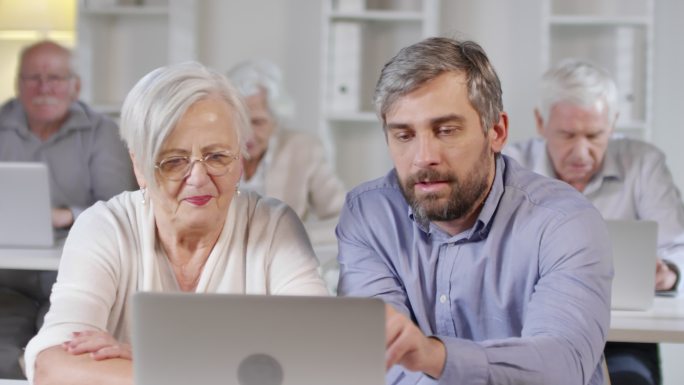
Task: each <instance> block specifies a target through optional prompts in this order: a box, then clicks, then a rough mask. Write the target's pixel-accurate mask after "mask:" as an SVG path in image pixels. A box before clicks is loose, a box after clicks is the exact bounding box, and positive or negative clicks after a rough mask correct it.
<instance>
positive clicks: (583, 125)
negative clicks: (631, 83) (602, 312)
mask: <svg viewBox="0 0 684 385" xmlns="http://www.w3.org/2000/svg"><path fill="white" fill-rule="evenodd" d="M540 91H541V99H540V105H539V108H537V109H536V110H535V117H536V122H537V131H538V133H539V134H540V136H541V138H535V139H531V140H528V141H524V142H520V143H515V144H513V145H511V146H509V147H507V148H506V149H505V151H504V152H505V153H506V154H507V155H509V156H511V157H512V158H514V159H516V160H517V161H518V162H520V164H522V165H523V166H525V167H527V168H529V169H531V170H533V171H535V172H537V173H539V174H542V175H545V176H548V177H552V178H558V179H560V180H562V181H565V182H567V183H568V184H570V185H571V186H573V187H574V188H575V189H577V190H578V191H580V192H581V193H582V194H584V196H585V197H587V199H589V200H590V201H591V202H592V203H593V204H594V206H595V207H596V208H597V209H598V210H599V211H600V212H601V214H602V215H603V217H604V218H606V219H637V220H652V221H656V222H658V251H657V252H658V262H657V265H656V271H655V275H656V279H655V283H656V287H655V289H656V290H658V291H670V290H676V289H677V286H678V282H679V272H680V270H681V267H682V265H681V264H682V263H683V262H684V205H682V200H681V197H680V194H679V191H678V189H677V187H676V186H675V185H674V182H673V180H672V175H671V174H670V171H669V170H668V168H667V166H666V164H665V156H664V155H663V153H662V152H661V151H659V150H658V149H657V148H655V147H654V146H652V145H650V144H648V143H645V142H642V141H639V140H634V139H628V138H625V137H617V136H615V135H613V134H614V130H615V123H616V121H617V118H618V100H617V99H618V97H617V87H616V85H615V82H614V81H613V79H612V78H611V76H610V75H609V74H608V72H606V71H605V70H604V69H602V68H600V67H598V66H596V65H594V64H592V63H589V62H586V61H582V60H577V59H565V60H563V61H561V62H560V63H558V64H557V65H556V66H555V67H553V68H551V69H549V70H548V71H547V72H546V73H545V74H544V75H543V77H542V80H541V90H540ZM605 355H606V361H607V363H608V371H609V373H610V377H611V382H612V383H613V385H632V384H633V385H639V384H650V385H658V384H660V383H661V380H660V363H659V358H658V347H657V345H656V344H634V343H612V342H609V343H608V344H607V345H606V350H605Z"/></svg>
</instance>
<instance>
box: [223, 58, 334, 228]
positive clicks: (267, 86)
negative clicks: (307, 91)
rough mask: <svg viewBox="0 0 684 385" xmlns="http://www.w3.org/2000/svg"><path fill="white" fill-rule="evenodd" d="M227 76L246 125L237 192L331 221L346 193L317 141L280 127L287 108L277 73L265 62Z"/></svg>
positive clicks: (241, 66)
mask: <svg viewBox="0 0 684 385" xmlns="http://www.w3.org/2000/svg"><path fill="white" fill-rule="evenodd" d="M228 77H229V78H230V80H231V81H232V82H233V84H234V85H235V86H236V87H237V89H238V91H239V92H240V94H241V95H242V96H243V97H244V98H245V101H246V103H247V110H248V112H249V116H250V120H251V124H252V135H251V136H250V137H249V138H247V139H246V140H245V147H246V151H247V153H246V156H245V157H244V158H243V159H242V164H243V174H242V181H241V188H243V189H249V190H253V191H256V192H258V193H260V194H262V195H265V196H270V197H274V198H277V199H280V200H281V201H283V202H285V203H287V204H288V205H289V206H290V207H292V209H293V210H294V211H295V212H296V213H297V215H299V217H300V218H301V219H302V220H303V221H306V220H308V219H311V217H312V216H313V217H315V218H316V219H329V218H335V219H336V218H337V216H338V215H339V212H340V210H341V208H342V204H343V203H344V196H345V193H346V190H345V188H344V185H343V184H342V182H341V181H340V180H339V178H338V177H337V176H336V175H335V173H334V171H333V169H332V167H331V165H330V163H329V162H328V160H327V158H326V154H325V149H324V147H323V145H322V144H321V142H320V141H319V140H318V139H317V138H315V137H313V136H311V135H309V134H306V133H304V132H301V131H293V130H289V129H286V128H284V127H281V123H282V118H283V115H285V112H286V111H287V110H288V109H290V108H288V107H289V106H290V105H289V104H288V102H289V101H288V98H287V96H286V95H285V90H284V89H283V82H282V75H281V71H280V69H279V68H278V67H277V66H276V65H275V64H273V63H271V62H268V61H265V60H258V61H256V60H255V61H246V62H242V63H240V64H238V65H236V66H235V67H233V68H232V69H231V70H229V71H228Z"/></svg>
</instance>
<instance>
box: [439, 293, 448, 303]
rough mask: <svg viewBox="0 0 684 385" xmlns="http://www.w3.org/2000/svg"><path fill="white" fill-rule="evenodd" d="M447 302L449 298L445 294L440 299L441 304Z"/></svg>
mask: <svg viewBox="0 0 684 385" xmlns="http://www.w3.org/2000/svg"><path fill="white" fill-rule="evenodd" d="M446 301H447V296H446V295H444V294H442V295H441V296H440V297H439V302H441V303H445V302H446Z"/></svg>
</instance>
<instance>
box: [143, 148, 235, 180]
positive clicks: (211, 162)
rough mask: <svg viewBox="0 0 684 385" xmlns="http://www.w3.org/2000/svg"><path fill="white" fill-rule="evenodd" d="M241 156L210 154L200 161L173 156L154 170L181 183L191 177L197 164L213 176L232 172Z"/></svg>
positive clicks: (220, 153) (221, 153) (227, 153)
mask: <svg viewBox="0 0 684 385" xmlns="http://www.w3.org/2000/svg"><path fill="white" fill-rule="evenodd" d="M238 158H239V156H238V155H237V154H233V153H232V152H230V151H217V152H210V153H208V154H204V155H202V157H201V158H199V159H192V158H191V157H189V156H171V157H168V158H165V159H162V160H161V161H159V162H157V163H155V164H154V168H156V169H157V170H159V174H160V175H161V176H162V177H164V178H166V179H168V180H174V181H179V180H183V179H185V178H186V177H187V176H188V175H190V170H192V167H193V165H194V164H195V162H200V163H204V167H205V168H206V170H207V173H208V174H209V175H212V176H222V175H225V174H226V173H228V171H230V168H231V166H232V165H233V162H234V161H236V160H238Z"/></svg>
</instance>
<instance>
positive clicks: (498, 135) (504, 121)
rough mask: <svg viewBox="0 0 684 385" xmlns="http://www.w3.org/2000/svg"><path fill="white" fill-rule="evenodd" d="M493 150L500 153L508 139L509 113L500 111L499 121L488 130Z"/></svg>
mask: <svg viewBox="0 0 684 385" xmlns="http://www.w3.org/2000/svg"><path fill="white" fill-rule="evenodd" d="M487 137H488V139H489V145H490V146H491V149H492V152H495V153H500V152H501V150H502V149H503V147H504V146H505V145H506V141H507V140H508V114H506V113H505V112H500V113H499V121H498V122H496V124H494V125H493V126H492V127H491V128H490V129H489V131H487Z"/></svg>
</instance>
